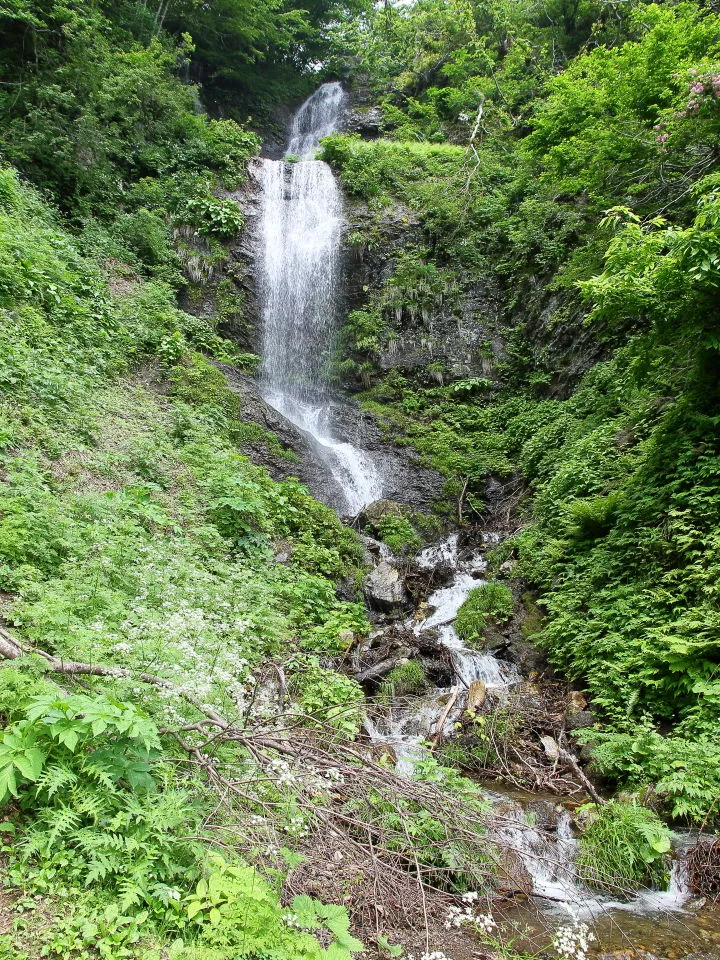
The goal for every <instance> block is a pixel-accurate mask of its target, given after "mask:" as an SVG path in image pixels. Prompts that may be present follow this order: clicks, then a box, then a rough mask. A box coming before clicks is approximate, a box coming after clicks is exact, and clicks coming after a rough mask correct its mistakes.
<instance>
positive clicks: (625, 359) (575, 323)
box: [325, 0, 720, 822]
mask: <svg viewBox="0 0 720 960" xmlns="http://www.w3.org/2000/svg"><path fill="white" fill-rule="evenodd" d="M429 23H432V24H433V29H432V30H429V29H428V24H429ZM341 34H342V36H341V40H342V42H343V43H346V44H349V45H350V47H351V48H352V50H353V51H354V52H355V55H357V56H358V57H359V58H360V59H361V61H362V63H363V64H364V65H365V67H366V69H367V70H368V72H369V77H370V82H371V84H372V83H374V84H375V86H376V89H377V91H378V100H379V101H380V102H381V104H382V110H383V116H384V121H385V136H384V138H381V139H378V140H372V141H367V142H364V141H361V140H360V139H358V138H357V137H352V136H347V135H343V136H333V137H330V138H328V139H327V140H326V141H325V156H326V158H327V159H328V160H329V161H330V162H331V163H332V164H333V165H334V166H335V168H336V169H337V170H338V173H339V175H340V177H341V179H342V182H343V184H344V185H345V188H346V190H347V191H348V193H349V194H350V196H351V197H354V198H356V199H357V200H358V201H361V202H362V203H364V204H366V205H367V207H368V208H369V210H370V212H371V214H372V215H373V217H374V219H372V222H371V224H370V225H369V227H368V229H367V237H366V241H367V242H366V246H367V248H368V249H369V245H370V244H371V243H373V244H375V245H376V247H377V245H378V244H382V243H383V240H382V231H383V223H385V222H392V223H394V224H396V223H397V222H398V221H401V220H402V217H403V216H405V218H406V220H411V221H413V226H412V228H408V230H407V233H406V243H405V246H404V247H403V248H402V250H401V251H400V252H398V249H397V243H396V242H395V241H394V240H393V245H392V246H391V247H389V250H390V254H389V255H390V257H391V259H392V264H393V268H394V274H393V275H391V276H390V277H389V278H388V279H385V280H383V281H382V282H379V283H377V284H375V285H374V286H371V287H370V289H369V290H368V296H367V303H366V304H365V305H360V306H359V308H358V310H357V311H356V312H355V313H354V314H352V315H351V322H350V325H349V330H348V339H347V346H348V351H349V360H347V361H346V363H347V367H346V369H347V371H348V372H349V373H352V374H354V375H355V376H356V378H357V383H358V385H359V386H360V387H362V389H363V390H364V394H363V403H364V405H365V407H366V409H367V410H368V411H370V412H372V413H374V414H375V415H376V416H377V417H378V418H379V419H380V421H381V423H382V424H383V426H384V429H385V431H386V433H387V435H388V436H389V437H391V438H394V439H395V440H396V441H397V442H399V443H408V444H412V445H413V446H414V447H415V448H416V449H417V450H418V451H419V452H420V453H421V455H422V457H423V459H424V460H425V461H426V462H427V463H428V464H430V465H432V466H434V467H436V468H438V469H440V470H441V471H442V472H443V473H444V474H445V476H446V477H447V492H448V493H449V494H450V495H451V496H453V497H454V498H456V499H457V501H458V503H459V513H460V514H461V515H464V516H465V517H466V518H468V519H472V520H473V521H475V520H476V519H477V517H478V516H482V515H483V510H484V509H485V502H484V493H485V489H486V484H487V480H488V478H489V477H500V478H508V479H509V478H511V477H516V476H519V477H520V478H521V479H522V481H523V484H524V486H525V489H526V491H527V493H528V494H529V496H527V497H526V498H525V499H524V500H523V501H522V506H521V510H522V511H523V517H522V520H523V523H522V526H521V529H520V531H519V532H518V533H517V534H516V535H515V536H514V537H513V538H511V540H509V541H508V542H506V543H504V544H503V546H502V548H501V549H500V550H499V551H498V556H497V564H498V566H499V564H500V563H501V562H502V561H503V560H505V559H513V560H516V561H517V563H516V566H515V568H514V576H517V577H519V578H522V579H523V580H524V581H525V582H526V583H527V584H530V585H531V587H532V589H533V599H534V600H535V601H536V603H537V609H538V610H539V611H540V612H541V614H542V615H543V620H542V623H541V624H539V625H538V626H539V628H540V629H539V630H537V631H535V632H534V634H535V635H534V638H533V639H537V640H538V641H539V642H540V643H541V644H542V645H543V646H544V647H545V648H546V649H547V651H548V654H549V656H550V659H551V662H552V663H553V665H554V667H555V668H556V669H557V670H558V671H559V672H560V673H561V674H562V675H563V676H565V677H567V678H568V679H569V680H571V681H574V682H577V683H582V685H583V687H584V688H585V689H587V690H588V691H589V692H590V694H591V695H592V700H593V709H594V710H595V713H596V716H597V718H598V720H600V721H602V723H603V725H604V726H603V729H602V730H595V731H593V732H592V734H590V735H589V736H591V737H592V738H593V743H594V744H595V749H596V761H595V762H596V766H597V767H598V768H599V769H601V770H603V771H604V772H605V773H606V774H608V775H610V776H613V777H615V778H617V779H618V780H620V781H621V782H626V783H627V784H628V785H630V786H633V787H635V786H637V785H640V784H642V785H643V786H648V785H654V786H655V788H656V789H657V791H658V792H659V795H660V799H661V801H662V802H664V804H665V810H666V812H667V813H669V814H670V815H672V816H675V817H679V818H689V819H692V820H695V821H697V822H704V821H705V819H706V818H710V819H713V818H716V817H717V816H718V813H719V810H718V806H717V796H718V790H719V789H720V781H718V778H717V776H716V775H715V773H714V771H715V770H716V769H717V765H706V766H705V767H703V765H702V764H701V762H700V760H699V758H700V757H701V756H702V754H703V751H706V753H707V755H714V753H713V751H714V749H715V747H714V744H715V742H716V741H717V739H718V736H719V735H720V727H718V722H717V718H718V689H717V686H718V669H717V651H718V630H717V627H718V618H719V616H720V613H719V607H718V594H717V590H716V586H715V584H716V581H717V566H718V560H717V558H718V529H720V515H719V514H718V509H717V505H718V503H720V467H719V466H718V465H719V463H720V459H719V457H718V454H719V450H718V423H719V422H720V395H719V394H718V384H717V376H716V372H715V371H716V369H717V364H718V350H719V349H720V340H719V339H718V330H717V310H716V308H715V301H716V298H717V290H718V287H719V286H720V246H719V245H718V224H719V223H720V192H719V191H720V185H719V181H718V159H719V158H718V154H717V137H718V131H719V130H720V18H718V16H717V14H716V13H714V12H712V11H711V10H709V9H706V8H704V7H700V6H698V5H696V4H694V3H680V4H674V5H665V4H648V3H643V2H633V3H631V4H628V5H625V7H624V8H623V11H622V13H621V14H618V15H617V16H615V13H614V12H611V9H610V7H609V6H608V5H606V4H602V3H598V4H594V3H592V2H589V3H584V4H580V5H568V4H563V3H558V4H554V5H552V6H551V7H550V8H549V7H547V5H542V8H541V7H540V6H536V5H535V4H533V3H528V4H520V5H518V4H512V5H510V4H504V3H499V4H497V3H492V4H485V3H474V4H469V3H467V4H465V3H450V2H445V0H422V2H420V3H418V4H414V5H412V6H411V7H397V8H389V9H388V8H383V9H382V10H378V11H377V12H376V13H375V14H373V15H369V16H368V18H367V21H366V23H365V24H364V25H363V26H359V25H357V24H356V25H352V24H348V25H346V26H345V28H344V30H342V31H341ZM381 91H382V92H381ZM389 213H391V214H392V216H390V217H389V219H388V214H389ZM383 217H385V218H386V219H385V220H383ZM415 222H417V223H418V224H419V226H415V225H414V223H415ZM355 244H356V246H357V247H358V249H361V248H362V247H363V241H362V237H358V238H356V240H355ZM385 276H387V273H386V274H385ZM480 280H482V283H483V284H485V285H486V286H487V289H488V309H485V306H484V303H485V300H484V298H483V297H481V298H480V301H478V293H477V291H478V282H479V281H480ZM462 302H466V303H473V304H474V303H477V302H479V303H480V304H481V306H480V309H479V311H478V312H477V313H476V316H475V322H476V323H477V324H479V326H480V334H479V336H478V338H477V343H476V345H474V346H473V347H472V348H471V349H472V350H473V351H474V352H473V354H472V363H473V365H474V367H475V369H476V370H477V369H478V368H479V369H480V371H481V375H480V373H478V374H473V375H468V374H467V373H464V372H458V373H456V374H453V372H452V370H451V367H450V366H449V365H448V364H445V363H443V362H442V361H443V358H442V341H441V340H440V342H439V343H438V337H437V330H438V328H439V327H440V328H441V329H442V328H443V325H444V327H445V328H448V329H449V328H450V327H452V325H453V324H454V317H455V316H457V315H458V314H457V311H458V306H457V305H458V304H460V303H462ZM497 303H499V304H500V308H499V309H495V308H494V307H493V304H497ZM408 329H412V330H413V331H416V330H418V329H419V330H420V331H421V333H420V336H421V337H422V338H425V340H426V341H427V342H428V343H430V344H431V346H432V350H431V351H429V352H430V353H432V352H433V351H434V352H439V353H440V354H441V355H440V356H435V355H433V356H430V357H429V358H428V359H427V362H425V363H424V364H422V365H420V366H419V367H417V366H416V367H415V368H408V367H407V366H404V367H403V368H401V369H394V370H393V369H390V370H388V369H387V368H388V366H389V364H390V358H391V357H392V355H393V341H398V340H400V341H402V338H403V336H404V335H405V331H407V330H408ZM415 335H416V334H415V333H413V336H415ZM469 349H470V348H469ZM381 354H382V366H381V364H380V362H379V360H380V355H381ZM460 626H461V629H462V628H463V617H461V619H460ZM476 629H479V628H477V627H474V626H468V630H470V631H472V630H476ZM629 749H631V750H632V752H628V751H629ZM628 757H630V758H631V759H628Z"/></svg>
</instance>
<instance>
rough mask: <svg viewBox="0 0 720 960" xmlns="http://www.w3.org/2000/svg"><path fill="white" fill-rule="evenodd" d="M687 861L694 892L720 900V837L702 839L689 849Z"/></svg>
mask: <svg viewBox="0 0 720 960" xmlns="http://www.w3.org/2000/svg"><path fill="white" fill-rule="evenodd" d="M685 862H686V864H687V870H688V880H689V882H690V887H691V889H692V891H693V893H697V894H699V895H700V896H703V897H707V898H708V900H711V901H712V902H713V903H717V902H718V901H720V837H715V838H714V839H712V840H701V841H700V843H698V844H697V845H696V846H694V847H693V848H692V849H691V850H689V851H688V853H687V854H686V858H685Z"/></svg>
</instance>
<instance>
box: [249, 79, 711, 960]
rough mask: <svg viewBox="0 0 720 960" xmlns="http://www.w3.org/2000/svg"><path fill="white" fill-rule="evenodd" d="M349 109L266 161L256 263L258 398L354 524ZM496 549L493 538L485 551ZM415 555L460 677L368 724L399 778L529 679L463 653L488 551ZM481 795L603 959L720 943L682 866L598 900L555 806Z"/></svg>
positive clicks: (359, 458) (362, 486)
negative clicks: (327, 151) (335, 421)
mask: <svg viewBox="0 0 720 960" xmlns="http://www.w3.org/2000/svg"><path fill="white" fill-rule="evenodd" d="M345 101H346V97H345V94H344V92H343V90H342V88H341V86H340V84H338V83H327V84H324V85H323V86H321V87H320V88H319V89H318V90H317V91H316V92H315V93H314V94H313V95H312V96H311V97H309V98H308V99H307V100H306V101H305V103H304V104H303V105H302V106H301V107H300V109H299V110H298V111H297V113H296V114H295V116H294V118H293V121H292V126H291V130H290V135H289V138H288V142H287V148H286V152H285V159H284V160H280V161H272V160H262V161H260V165H259V169H258V179H259V182H260V184H261V189H262V205H261V218H260V236H259V245H258V256H257V264H256V267H257V278H258V286H259V291H260V299H261V304H262V322H263V356H262V367H261V386H262V392H263V396H264V398H265V400H266V401H267V402H268V403H269V404H271V405H272V406H273V407H274V408H275V409H276V410H277V411H278V412H279V413H280V414H281V415H282V416H283V417H285V418H286V419H287V420H289V421H290V422H292V423H293V424H294V425H295V426H296V427H298V428H299V429H300V430H302V431H303V432H304V433H305V434H306V435H307V437H308V438H309V439H310V441H311V443H312V444H313V446H314V448H315V450H316V451H317V453H318V456H319V457H320V458H321V459H322V460H323V461H324V462H325V463H326V464H327V469H328V471H329V472H330V473H331V475H332V476H333V477H334V479H335V481H336V483H337V485H338V486H339V488H340V489H341V490H342V491H343V492H344V496H345V501H346V502H345V505H344V507H345V511H346V512H348V513H351V514H356V513H358V512H359V510H360V509H361V508H362V507H364V506H365V505H367V504H368V503H370V502H372V501H374V500H377V499H379V498H380V497H381V495H382V481H381V474H380V470H379V468H378V465H377V464H375V463H374V462H373V460H372V457H371V456H370V455H369V454H368V453H367V452H366V451H364V450H362V449H359V448H358V447H356V446H354V445H353V444H351V443H349V442H348V441H347V440H346V439H345V438H342V437H338V436H336V434H335V432H334V430H333V427H332V422H331V421H332V408H333V404H334V403H337V402H338V400H337V398H336V397H335V396H334V395H333V393H332V390H331V389H330V387H329V378H328V371H329V369H330V364H331V362H332V355H333V350H334V347H335V337H336V334H337V331H338V323H339V315H340V309H341V306H342V300H343V288H344V287H343V264H342V255H341V249H342V236H343V229H344V221H343V205H342V197H341V193H340V190H339V187H338V184H337V182H336V180H335V177H334V176H333V173H332V171H331V170H330V168H329V167H328V166H327V164H325V163H323V162H322V161H319V160H316V159H314V157H315V152H316V150H317V147H318V144H319V141H320V140H321V139H322V138H323V137H325V136H327V135H329V134H331V133H332V132H334V131H336V130H337V129H338V127H339V125H340V122H341V119H342V115H343V111H344V109H345ZM491 540H492V536H491V535H486V537H485V541H486V542H487V541H491ZM390 559H392V558H390ZM416 559H417V562H418V564H419V565H420V566H421V567H425V568H427V569H433V568H436V567H441V566H442V567H444V568H445V569H447V568H448V567H450V568H451V569H452V572H453V576H452V580H451V582H450V584H449V585H448V586H444V587H442V588H441V589H438V590H436V591H435V592H434V593H433V594H432V595H431V596H430V597H429V598H428V602H427V608H423V609H422V610H421V611H420V612H419V613H417V614H416V615H415V616H414V617H412V618H410V619H409V620H408V621H407V622H406V624H405V626H407V627H409V628H410V629H412V630H413V631H414V632H415V633H416V634H417V635H420V634H422V633H423V632H424V631H428V630H433V631H437V637H438V639H439V641H440V643H441V644H442V645H443V646H444V647H445V648H446V649H447V650H448V651H449V653H450V658H451V661H452V668H453V674H454V676H453V685H452V686H450V687H447V688H436V689H434V690H431V691H429V692H428V693H427V695H426V696H424V697H423V698H421V699H419V700H417V701H415V702H413V703H411V704H408V702H407V701H403V702H402V704H401V705H398V706H395V705H392V706H390V707H389V708H385V709H384V710H379V711H376V712H375V713H374V715H373V717H372V719H370V718H369V719H368V721H367V731H368V733H369V734H370V736H371V738H372V739H373V740H375V741H377V742H383V743H386V744H388V745H389V746H391V747H392V749H393V752H394V754H395V756H396V757H397V762H398V768H399V769H400V770H403V771H407V772H409V771H410V770H411V769H412V765H413V759H414V758H416V757H418V756H420V755H422V751H423V749H424V748H423V742H424V741H427V740H429V739H431V737H432V736H433V735H434V734H437V728H438V725H440V724H441V723H442V724H443V725H444V727H445V729H446V731H447V732H449V731H450V729H451V727H452V723H453V722H454V720H455V719H456V716H457V713H456V711H454V710H453V709H451V710H450V711H448V710H447V706H448V704H450V705H452V703H453V700H454V698H456V695H457V702H458V703H462V696H460V695H461V694H463V692H464V691H467V690H468V689H469V688H470V687H471V686H472V684H473V683H475V682H476V681H480V680H481V681H483V683H484V685H485V689H486V690H487V691H488V692H489V693H490V695H491V696H493V697H495V698H496V699H498V700H502V699H503V698H504V697H508V696H510V695H511V694H513V695H515V691H521V690H522V677H521V676H520V674H519V672H518V670H517V668H516V667H515V666H514V665H512V664H510V663H507V662H505V661H503V660H501V659H498V658H497V657H495V656H493V655H492V654H490V653H480V652H478V651H476V650H472V649H469V648H467V647H466V646H465V645H464V644H463V643H462V641H461V640H460V638H459V636H458V634H457V632H456V631H455V628H454V620H455V618H456V616H457V613H458V610H459V608H460V606H461V604H462V603H463V601H464V600H465V598H466V597H467V595H468V593H469V591H470V590H471V589H472V588H473V587H476V586H478V585H479V584H481V583H482V582H483V579H482V578H483V572H484V570H485V566H486V564H485V559H484V554H483V551H482V550H481V549H478V550H475V551H469V552H463V551H460V550H459V549H458V537H457V535H455V534H453V535H451V536H449V537H446V538H445V539H443V540H442V541H441V542H440V543H438V544H436V545H435V546H433V547H429V548H427V549H426V550H424V551H422V553H420V554H419V556H418V557H417V558H416ZM487 792H488V797H489V799H490V800H491V801H492V802H493V804H494V809H495V811H496V814H497V816H496V819H497V826H496V827H495V832H494V836H495V840H496V841H497V842H499V843H500V844H501V845H503V846H504V847H505V848H507V849H508V850H510V851H512V853H513V854H514V855H515V856H516V857H517V858H518V859H519V861H520V862H521V864H522V866H523V867H524V870H525V871H526V874H527V876H528V877H529V880H530V884H531V887H532V894H533V897H534V898H535V900H536V903H537V904H539V905H540V906H541V909H542V910H543V911H544V912H545V914H546V915H550V916H551V917H552V915H553V913H555V914H559V915H560V916H561V917H563V919H566V918H567V912H566V911H567V909H572V910H573V911H575V912H576V913H577V914H579V915H580V916H582V917H584V918H586V919H588V920H590V921H591V922H592V923H593V925H594V928H595V929H596V931H597V932H598V933H599V934H601V936H599V941H600V942H601V944H602V946H603V947H604V948H606V949H607V947H614V946H619V947H623V948H627V947H628V946H629V945H631V946H635V947H640V946H642V947H644V948H645V949H657V950H658V952H660V950H662V951H663V953H662V955H663V956H668V957H673V956H678V957H683V956H685V955H686V953H687V951H686V950H683V949H682V948H683V947H685V946H687V945H691V946H692V945H698V946H702V945H705V946H707V944H708V938H710V940H712V942H713V943H715V941H714V939H713V934H712V933H708V932H707V930H706V927H707V926H708V922H707V921H706V919H705V918H707V917H708V916H710V921H709V927H708V929H710V930H712V929H713V928H715V929H717V927H718V926H720V920H719V918H718V913H712V914H707V913H706V914H703V915H702V917H696V916H695V915H694V914H693V913H691V912H687V911H686V907H687V904H688V899H689V892H688V889H687V884H686V882H685V878H684V876H683V872H682V867H681V866H680V862H679V861H676V865H675V867H674V869H673V875H672V878H671V883H670V887H669V889H668V890H667V891H665V892H661V891H655V890H646V891H642V892H640V893H639V894H637V895H635V896H634V897H633V898H631V899H628V900H627V901H618V900H613V899H611V898H610V897H602V896H600V895H598V894H597V893H595V892H593V891H591V890H589V889H587V888H584V887H583V886H582V885H581V884H580V883H579V882H578V880H577V878H576V874H575V869H574V859H575V854H576V849H577V841H576V839H575V838H574V836H573V830H572V826H571V818H570V815H569V813H568V812H567V810H566V809H565V807H564V806H563V805H562V804H561V803H559V802H558V800H559V798H557V797H550V798H545V801H544V802H545V803H546V805H547V806H546V808H545V809H546V811H547V810H548V809H550V810H551V811H553V813H552V815H551V816H550V817H549V818H548V817H547V816H545V817H544V818H543V829H541V828H540V827H539V826H536V825H535V821H534V819H533V815H532V808H533V804H535V805H537V803H538V797H536V796H534V795H527V796H521V795H519V794H518V793H517V792H511V791H504V792H503V791H499V789H498V788H497V787H496V786H495V785H488V790H487ZM540 802H543V801H542V798H540ZM517 912H518V917H519V919H520V921H522V922H523V923H524V924H525V926H527V927H529V928H532V921H533V915H531V913H530V912H529V911H526V912H525V913H524V914H523V909H522V908H521V907H520V908H518V911H517ZM537 915H538V914H537V913H535V914H534V916H535V917H537ZM661 917H662V918H664V920H662V921H661V919H660V918H661ZM668 918H669V919H668ZM555 922H558V921H557V920H556V921H555ZM663 924H664V925H663ZM663 930H667V931H669V933H668V939H667V940H665V939H662V937H660V932H661V931H663ZM658 938H659V939H658ZM698 938H699V939H698ZM719 938H720V935H719ZM668 944H669V945H670V946H669V947H668ZM678 947H679V948H680V950H678ZM671 948H672V949H671Z"/></svg>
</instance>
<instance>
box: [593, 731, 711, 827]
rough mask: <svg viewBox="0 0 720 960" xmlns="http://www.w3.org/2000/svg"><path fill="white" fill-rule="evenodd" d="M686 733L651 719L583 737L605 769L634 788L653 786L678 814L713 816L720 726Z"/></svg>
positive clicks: (683, 816)
mask: <svg viewBox="0 0 720 960" xmlns="http://www.w3.org/2000/svg"><path fill="white" fill-rule="evenodd" d="M625 726H627V724H625ZM682 733H683V730H682V728H680V730H679V731H678V734H676V735H672V736H662V734H660V733H659V732H658V731H657V730H655V729H653V727H652V725H651V724H649V723H647V722H646V723H643V724H637V725H633V727H632V728H631V729H630V730H628V731H624V730H612V729H609V730H587V731H583V733H582V739H583V740H584V741H585V742H586V743H588V744H590V745H591V746H592V756H593V765H594V767H595V768H596V769H597V770H598V771H599V772H600V773H602V774H604V775H605V776H608V777H613V778H614V779H615V780H617V781H618V782H619V783H621V784H623V785H626V786H627V787H630V788H633V789H641V788H642V789H645V788H647V787H648V786H651V787H652V788H653V789H654V790H655V792H656V793H657V794H658V796H659V798H660V799H661V800H662V801H663V802H664V804H665V807H666V809H667V812H668V813H669V814H670V816H672V817H674V818H677V819H680V820H689V821H690V822H694V823H707V822H712V821H713V819H714V818H715V817H716V816H717V798H718V796H720V747H718V745H717V738H718V731H717V728H716V726H715V725H712V726H711V727H710V728H709V729H702V730H699V731H697V732H696V731H690V730H689V731H688V733H687V735H686V736H683V735H682ZM691 734H694V735H693V736H691Z"/></svg>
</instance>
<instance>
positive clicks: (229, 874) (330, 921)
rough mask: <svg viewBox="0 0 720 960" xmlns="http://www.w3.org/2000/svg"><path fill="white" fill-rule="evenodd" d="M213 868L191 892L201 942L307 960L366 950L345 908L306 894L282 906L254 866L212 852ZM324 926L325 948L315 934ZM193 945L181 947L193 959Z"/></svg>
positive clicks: (342, 957)
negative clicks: (356, 935) (233, 863)
mask: <svg viewBox="0 0 720 960" xmlns="http://www.w3.org/2000/svg"><path fill="white" fill-rule="evenodd" d="M210 866H211V869H210V871H209V873H208V876H207V877H203V878H201V879H200V880H199V881H198V883H197V886H196V888H195V891H194V892H193V893H192V894H190V895H189V896H188V897H187V915H188V917H189V919H190V920H192V921H193V922H194V923H195V924H198V925H199V926H200V928H201V933H200V944H202V945H204V946H207V947H211V948H212V947H215V948H221V953H220V955H221V956H223V957H227V956H229V954H230V951H231V950H232V956H235V957H257V956H266V955H272V956H273V957H278V958H288V960H290V958H295V957H297V958H304V960H351V956H352V954H353V953H356V952H359V951H362V950H363V945H362V943H361V942H360V941H359V940H357V939H356V938H355V937H353V936H352V935H351V934H350V932H349V926H350V921H349V917H348V914H347V910H346V909H345V908H344V907H341V906H335V905H332V904H331V905H326V904H323V903H321V902H320V901H318V900H314V899H313V898H311V897H309V896H305V895H301V896H296V897H295V898H294V899H293V901H292V904H291V906H290V907H289V908H283V906H282V905H281V903H280V901H279V898H278V896H277V894H276V893H275V892H274V891H273V889H272V887H271V886H270V884H269V883H267V881H266V880H265V879H264V878H263V877H262V876H261V875H260V874H259V873H258V871H257V870H255V869H254V868H252V867H247V866H244V865H231V864H229V863H227V862H226V861H224V860H223V859H222V858H221V857H219V856H217V855H213V856H211V858H210ZM314 931H322V932H323V934H324V939H325V940H326V941H329V943H328V946H327V948H326V949H323V948H322V947H321V946H320V944H319V942H318V940H317V939H316V938H315V937H314V936H313V932H314ZM195 955H196V951H195V949H194V948H192V947H191V948H190V949H188V950H187V951H182V953H181V954H180V956H181V957H187V958H188V960H191V958H193V957H194V956H195Z"/></svg>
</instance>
